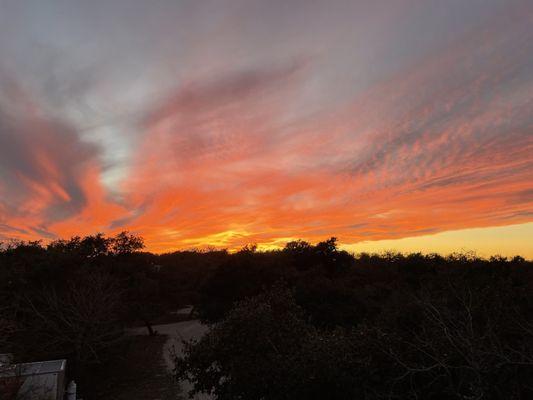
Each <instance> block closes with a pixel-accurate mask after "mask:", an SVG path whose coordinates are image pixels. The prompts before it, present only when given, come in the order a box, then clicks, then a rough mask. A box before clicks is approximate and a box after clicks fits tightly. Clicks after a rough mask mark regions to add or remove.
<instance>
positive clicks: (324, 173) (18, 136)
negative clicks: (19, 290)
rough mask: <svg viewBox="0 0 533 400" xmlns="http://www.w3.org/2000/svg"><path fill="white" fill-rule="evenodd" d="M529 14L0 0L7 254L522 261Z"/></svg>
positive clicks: (0, 157) (414, 6)
mask: <svg viewBox="0 0 533 400" xmlns="http://www.w3.org/2000/svg"><path fill="white" fill-rule="evenodd" d="M532 26H533V4H532V3H531V2H530V1H526V0H508V1H504V0H469V1H464V0H446V1H440V0H439V1H437V0H394V1H380V0H365V1H357V0H351V1H349V0H327V1H325V0H324V1H318V0H283V1H282V0H269V1H262V0H261V1H260V0H257V1H256V0H202V1H198V0H183V1H179V0H151V1H145V0H127V1H126V0H90V1H89V0H76V1H72V0H55V1H52V0H24V1H20V0H0V241H8V240H12V239H19V240H37V239H43V240H45V241H49V240H53V239H56V238H68V237H70V236H73V235H85V234H92V233H95V232H105V233H108V234H113V233H116V232H120V231H123V230H128V231H130V232H133V233H136V234H140V235H142V236H143V237H144V238H145V241H146V244H147V248H148V250H151V251H155V252H165V251H171V250H176V249H183V248H202V247H204V246H214V247H220V248H229V249H236V248H239V247H241V246H243V245H245V244H247V243H257V244H258V245H259V247H260V248H265V249H267V248H276V247H279V246H283V245H284V243H286V242H287V241H290V240H294V239H298V238H301V239H305V240H309V241H311V242H316V241H319V240H323V239H325V238H328V237H330V236H335V237H337V238H338V239H339V241H340V242H341V243H342V245H343V247H344V248H346V249H349V250H352V251H382V250H398V251H422V252H441V253H449V252H453V251H471V250H472V251H476V252H478V253H479V254H480V255H484V256H488V255H491V254H502V255H509V256H510V255H514V254H521V255H523V256H525V257H528V258H533V29H532V28H531V27H532Z"/></svg>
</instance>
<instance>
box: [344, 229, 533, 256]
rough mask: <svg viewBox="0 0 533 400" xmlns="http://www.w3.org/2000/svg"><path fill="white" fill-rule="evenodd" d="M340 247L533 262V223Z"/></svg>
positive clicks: (367, 250)
mask: <svg viewBox="0 0 533 400" xmlns="http://www.w3.org/2000/svg"><path fill="white" fill-rule="evenodd" d="M341 247H342V248H343V249H345V250H348V251H350V252H355V253H359V252H370V253H373V252H383V251H388V250H393V251H400V252H403V253H410V252H421V253H425V254H427V253H439V254H450V253H453V252H462V251H474V252H475V253H476V254H477V255H479V256H482V257H489V256H491V255H502V256H506V257H512V256H515V255H520V256H522V257H524V258H527V259H533V222H530V223H526V224H518V225H509V226H499V227H489V228H472V229H461V230H456V231H447V232H441V233H437V234H434V235H425V236H417V237H408V238H402V239H396V240H378V241H366V242H360V243H354V244H344V245H342V246H341Z"/></svg>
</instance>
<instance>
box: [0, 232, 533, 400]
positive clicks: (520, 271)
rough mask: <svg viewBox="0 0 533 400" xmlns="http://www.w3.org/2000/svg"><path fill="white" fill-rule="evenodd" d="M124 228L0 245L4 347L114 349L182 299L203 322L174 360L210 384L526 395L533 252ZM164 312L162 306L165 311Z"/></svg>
mask: <svg viewBox="0 0 533 400" xmlns="http://www.w3.org/2000/svg"><path fill="white" fill-rule="evenodd" d="M142 246H143V242H142V239H140V238H138V237H136V236H133V235H129V234H127V233H123V234H120V235H118V236H115V237H111V238H110V237H106V236H104V235H100V234H98V235H93V236H88V237H85V238H79V237H75V238H72V239H70V240H60V241H55V242H52V243H50V244H48V245H46V246H45V245H43V244H42V243H40V242H28V243H14V244H10V245H4V246H3V247H2V248H1V250H0V352H14V353H15V354H16V357H17V360H21V361H23V360H38V359H50V358H58V357H66V358H68V359H69V360H70V361H71V362H70V365H71V366H75V369H74V373H76V374H79V376H83V373H84V371H91V370H94V368H95V365H98V364H105V363H106V362H109V360H111V359H113V357H114V356H116V355H114V354H113V349H120V348H121V347H120V346H116V343H117V341H121V340H122V337H123V328H124V326H126V325H128V324H133V323H143V324H145V325H146V326H147V327H148V328H149V329H150V326H151V324H152V322H153V321H154V319H156V318H157V317H159V316H161V315H163V314H165V313H167V312H168V311H170V310H176V309H177V308H179V307H180V306H182V305H185V304H194V306H195V312H196V313H197V314H198V315H199V316H200V317H201V319H203V320H204V321H206V322H208V323H210V324H213V329H212V330H211V331H210V333H209V334H208V335H207V336H206V337H205V338H204V339H202V340H201V341H200V342H199V343H197V344H190V345H189V346H188V348H187V349H188V350H187V353H186V356H185V357H184V358H183V359H182V360H180V362H179V363H178V369H177V372H178V374H179V375H180V376H185V375H187V376H189V377H190V378H191V379H192V380H193V381H194V382H195V384H196V386H195V390H197V391H208V392H209V391H213V392H216V393H217V394H218V395H219V398H220V399H239V398H240V399H353V398H360V399H381V398H387V399H394V398H398V399H420V398H424V399H439V400H440V399H526V398H531V396H533V393H532V390H533V389H532V385H531V383H530V382H532V381H533V375H532V374H533V372H532V363H533V358H532V357H533V355H532V351H533V350H532V346H533V345H532V343H533V324H532V321H533V268H532V263H531V262H530V261H526V260H524V259H522V258H520V257H515V258H513V259H506V258H502V257H493V258H491V259H481V258H478V257H475V256H474V255H471V254H454V255H451V256H448V257H442V256H439V255H422V254H410V255H401V254H396V253H387V254H381V255H369V254H360V255H357V256H353V255H350V254H349V253H347V252H345V251H342V250H340V249H338V247H337V243H336V240H335V239H334V238H332V239H329V240H326V241H324V242H321V243H318V244H316V245H312V244H310V243H307V242H304V241H296V242H291V243H288V244H287V246H286V247H285V248H284V249H282V250H279V251H270V252H258V251H256V248H255V247H254V246H247V247H245V248H244V249H242V250H241V251H239V252H236V253H228V252H227V251H220V250H213V251H206V252H200V251H180V252H175V253H168V254H162V255H154V254H150V253H144V252H141V250H142ZM168 315H170V314H168Z"/></svg>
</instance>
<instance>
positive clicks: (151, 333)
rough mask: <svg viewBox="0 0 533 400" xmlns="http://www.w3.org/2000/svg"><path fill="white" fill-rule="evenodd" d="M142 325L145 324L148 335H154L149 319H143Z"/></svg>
mask: <svg viewBox="0 0 533 400" xmlns="http://www.w3.org/2000/svg"><path fill="white" fill-rule="evenodd" d="M144 325H146V329H148V334H149V335H150V336H154V335H155V331H154V329H153V328H152V324H151V323H150V321H148V320H146V319H145V320H144Z"/></svg>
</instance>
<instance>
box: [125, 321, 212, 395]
mask: <svg viewBox="0 0 533 400" xmlns="http://www.w3.org/2000/svg"><path fill="white" fill-rule="evenodd" d="M153 328H154V330H155V331H157V333H159V334H160V335H167V336H168V339H167V341H166V342H165V344H164V347H163V359H164V362H165V365H166V366H167V369H168V371H169V372H172V370H173V368H174V363H173V362H172V359H171V351H172V350H173V349H174V351H175V352H176V353H177V354H180V353H181V351H182V350H183V346H182V344H181V341H182V340H190V339H200V338H201V337H202V336H203V335H204V334H205V332H207V330H208V328H207V326H206V325H203V324H202V323H200V321H198V320H191V321H183V322H176V323H173V324H165V325H154V326H153ZM128 332H129V333H130V334H132V335H146V334H147V330H146V328H132V329H129V330H128ZM180 387H181V389H182V391H183V394H184V397H186V395H187V392H188V391H189V390H191V388H192V386H191V384H190V382H188V381H181V382H180ZM194 399H196V400H210V399H213V397H212V396H208V395H196V396H195V397H194Z"/></svg>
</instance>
